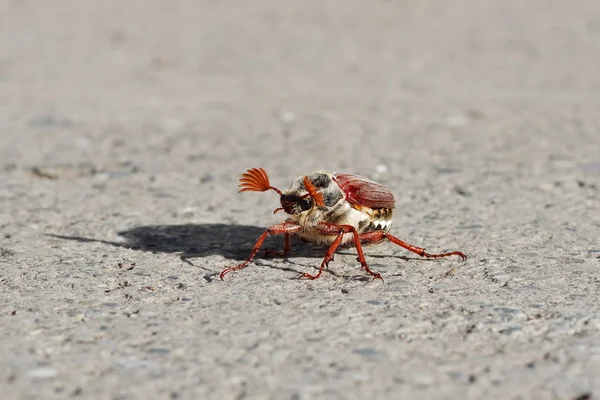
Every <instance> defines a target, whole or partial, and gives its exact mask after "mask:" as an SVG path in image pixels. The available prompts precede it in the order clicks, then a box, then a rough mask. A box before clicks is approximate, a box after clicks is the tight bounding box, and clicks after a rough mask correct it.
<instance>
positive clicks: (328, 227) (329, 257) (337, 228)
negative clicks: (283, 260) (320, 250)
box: [302, 222, 383, 279]
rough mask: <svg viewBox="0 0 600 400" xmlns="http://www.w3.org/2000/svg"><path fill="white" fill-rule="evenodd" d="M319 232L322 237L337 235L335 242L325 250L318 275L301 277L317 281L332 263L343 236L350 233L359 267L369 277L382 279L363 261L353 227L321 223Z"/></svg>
mask: <svg viewBox="0 0 600 400" xmlns="http://www.w3.org/2000/svg"><path fill="white" fill-rule="evenodd" d="M319 231H320V232H321V233H322V234H324V235H335V234H337V237H336V238H335V240H334V241H333V243H332V244H331V246H329V250H327V254H325V258H324V259H323V262H322V263H321V268H320V269H319V273H317V275H310V274H307V273H304V274H302V276H303V277H305V278H309V279H317V278H318V277H320V276H321V274H322V273H323V270H324V269H325V267H327V265H328V264H329V262H330V261H333V255H334V253H335V251H336V250H337V249H338V247H339V246H340V244H341V242H342V239H343V238H344V234H346V233H352V235H353V237H354V246H355V247H356V251H357V252H358V260H359V261H360V265H361V267H362V268H364V269H365V270H366V271H367V272H368V273H369V275H371V276H372V277H373V279H383V278H382V277H381V275H380V274H378V273H377V272H373V271H371V269H370V268H369V265H368V264H367V261H366V260H365V255H364V253H363V250H362V246H361V244H360V241H361V237H360V236H359V235H358V232H357V231H356V229H354V227H353V226H350V225H334V224H328V223H325V222H322V223H321V224H319Z"/></svg>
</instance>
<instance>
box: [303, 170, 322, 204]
mask: <svg viewBox="0 0 600 400" xmlns="http://www.w3.org/2000/svg"><path fill="white" fill-rule="evenodd" d="M304 187H305V188H306V190H307V191H308V194H309V195H310V197H312V198H313V200H314V201H315V204H316V205H317V207H323V206H324V205H325V199H324V198H323V193H321V192H319V191H318V190H317V188H316V187H315V185H313V184H312V182H311V181H310V180H309V179H308V176H305V177H304Z"/></svg>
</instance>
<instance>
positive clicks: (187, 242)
mask: <svg viewBox="0 0 600 400" xmlns="http://www.w3.org/2000/svg"><path fill="white" fill-rule="evenodd" d="M264 231H265V228H264V227H258V226H251V225H226V224H184V225H147V226H138V227H135V228H132V229H128V230H125V231H121V232H118V235H119V236H120V238H122V240H119V241H110V240H103V239H95V238H89V237H83V236H69V235H60V234H46V236H50V237H54V238H57V239H63V240H72V241H77V242H81V243H85V242H94V243H103V244H107V245H111V246H116V247H122V248H127V249H132V250H141V251H150V252H154V253H173V254H177V255H178V256H179V258H180V259H181V260H182V261H184V262H185V263H187V264H189V265H192V266H194V267H198V268H202V269H204V270H206V271H208V272H210V274H208V275H207V276H205V279H207V280H212V277H213V276H215V275H218V274H219V273H220V271H219V272H215V271H214V270H212V269H208V268H204V267H200V266H197V265H195V264H194V263H193V262H192V259H194V258H201V257H207V256H211V255H220V256H222V257H224V258H226V259H230V260H234V261H238V262H241V261H243V260H245V259H246V258H247V257H248V255H249V253H250V249H251V248H252V246H254V244H255V243H256V240H257V239H258V238H259V236H260V235H261V234H262V233H263V232H264ZM291 247H292V249H291V252H290V254H289V256H290V257H306V258H323V256H324V255H325V252H326V248H323V247H321V246H317V245H314V244H311V243H302V242H301V241H300V240H299V239H297V238H294V237H292V246H291ZM264 250H283V235H272V236H269V237H267V239H266V240H265V243H264V244H263V246H262V248H261V251H260V252H259V253H258V254H257V256H256V258H255V262H257V261H258V263H260V264H261V265H265V266H268V267H270V268H274V269H280V270H284V271H288V272H295V273H301V272H300V271H296V270H294V269H291V268H287V267H281V266H275V265H271V264H270V263H269V264H263V263H261V262H260V261H259V260H261V259H273V258H274V257H266V256H265V251H264ZM275 258H277V257H275ZM278 258H279V259H281V257H278ZM290 263H291V264H295V263H292V262H290ZM280 265H281V264H280Z"/></svg>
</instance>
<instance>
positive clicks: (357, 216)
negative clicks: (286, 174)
mask: <svg viewBox="0 0 600 400" xmlns="http://www.w3.org/2000/svg"><path fill="white" fill-rule="evenodd" d="M239 187H240V192H264V191H267V190H274V191H275V192H277V193H278V194H279V196H280V203H281V207H280V208H278V209H276V210H275V212H277V211H281V210H283V211H285V212H286V213H287V214H289V216H288V218H287V219H286V220H285V221H283V222H281V223H279V224H275V225H272V226H270V227H269V228H267V230H266V231H265V232H264V233H263V234H262V235H261V236H260V237H259V238H258V240H257V241H256V244H255V245H254V247H253V248H252V250H251V251H250V255H249V256H248V258H247V259H246V261H244V262H243V263H241V264H240V265H238V266H236V267H232V268H227V269H225V270H223V272H221V275H220V278H221V279H223V277H224V276H225V275H226V274H227V273H229V272H231V271H237V270H240V269H242V268H244V267H246V266H247V265H248V264H249V263H251V262H252V260H253V259H254V257H255V256H256V254H257V253H258V251H259V250H260V247H261V246H262V244H263V242H264V241H265V239H266V238H267V236H268V235H270V234H283V235H284V243H285V245H284V251H283V254H284V255H286V254H287V253H288V252H289V250H290V236H291V235H298V236H300V237H301V238H302V239H305V240H307V241H310V242H315V243H321V244H328V245H329V250H327V253H326V254H325V258H324V259H323V262H322V263H321V268H320V269H319V272H318V273H317V274H316V275H311V274H308V273H304V274H302V276H303V277H305V278H309V279H316V278H318V277H319V276H321V274H322V273H323V270H324V269H325V268H326V267H327V265H328V264H329V262H330V261H332V260H333V255H334V253H335V251H336V250H337V249H338V247H339V246H340V245H353V246H354V247H356V251H357V252H358V260H359V261H360V264H361V266H362V268H364V269H365V271H367V273H369V274H370V275H371V276H372V277H373V278H379V279H382V278H381V275H380V274H378V273H377V272H374V271H372V270H371V269H370V268H369V266H368V264H367V262H366V260H365V256H364V254H363V250H362V245H366V244H373V243H378V242H381V241H383V240H384V239H388V240H389V241H391V242H393V243H396V244H397V245H399V246H402V247H404V248H405V249H407V250H409V251H412V252H413V253H416V254H418V255H420V256H421V257H427V258H442V257H448V256H452V255H456V256H459V257H460V258H461V259H462V260H463V261H464V260H466V259H467V256H465V255H464V254H463V253H462V252H460V251H453V252H450V253H442V254H430V253H426V252H425V249H423V248H421V247H417V246H413V245H412V244H409V243H406V242H404V241H402V240H400V239H398V238H396V237H394V236H392V235H390V234H389V233H388V232H389V231H390V228H391V227H392V214H393V210H394V206H395V201H394V196H393V195H392V193H391V192H390V190H389V189H388V188H386V187H385V186H383V185H381V184H379V183H377V182H373V181H372V180H370V179H367V178H364V177H362V176H358V175H352V174H339V173H334V172H312V173H310V174H308V175H306V176H302V177H299V178H297V179H295V180H294V181H293V182H292V184H291V186H290V189H289V190H288V191H286V192H285V193H284V192H282V191H281V190H279V189H277V188H275V187H273V186H271V184H270V183H269V177H268V175H267V173H266V172H265V170H264V169H262V168H252V169H249V170H248V171H246V172H245V173H244V174H243V175H242V178H241V179H240V185H239Z"/></svg>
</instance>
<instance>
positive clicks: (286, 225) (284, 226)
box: [219, 222, 302, 280]
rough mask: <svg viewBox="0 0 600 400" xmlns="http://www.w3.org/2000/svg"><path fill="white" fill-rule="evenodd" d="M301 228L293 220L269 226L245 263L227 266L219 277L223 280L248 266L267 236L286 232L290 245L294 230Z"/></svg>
mask: <svg viewBox="0 0 600 400" xmlns="http://www.w3.org/2000/svg"><path fill="white" fill-rule="evenodd" d="M300 229H302V227H301V226H300V225H298V224H295V223H293V222H283V223H281V224H276V225H272V226H270V227H268V228H267V230H266V231H265V232H264V233H263V234H262V235H260V237H259V238H258V240H257V241H256V244H255V245H254V247H253V248H252V250H251V251H250V255H249V256H248V258H246V261H244V262H243V263H241V264H240V265H238V266H236V267H231V268H226V269H224V270H223V271H222V272H221V274H220V275H219V278H221V280H223V277H224V276H225V275H226V274H228V273H230V272H231V271H238V270H240V269H242V268H244V267H246V266H247V265H248V264H250V263H251V262H252V260H254V257H255V256H256V254H257V253H258V251H259V250H260V247H261V246H262V245H263V243H264V241H265V239H266V238H267V236H269V235H281V234H285V235H286V237H287V238H288V240H287V245H288V247H289V235H290V234H292V233H294V232H298V231H299V230H300Z"/></svg>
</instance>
